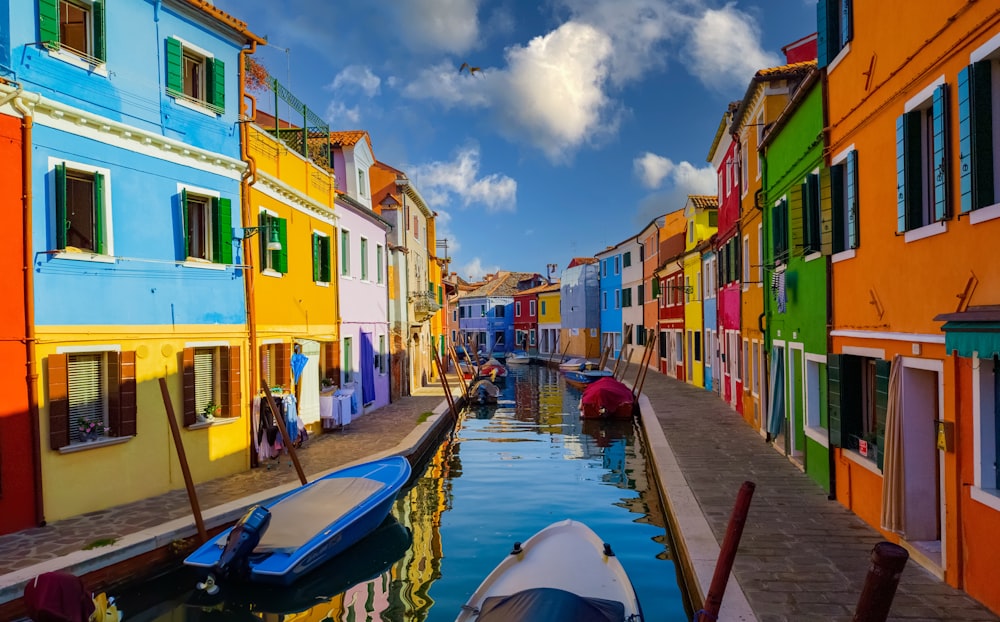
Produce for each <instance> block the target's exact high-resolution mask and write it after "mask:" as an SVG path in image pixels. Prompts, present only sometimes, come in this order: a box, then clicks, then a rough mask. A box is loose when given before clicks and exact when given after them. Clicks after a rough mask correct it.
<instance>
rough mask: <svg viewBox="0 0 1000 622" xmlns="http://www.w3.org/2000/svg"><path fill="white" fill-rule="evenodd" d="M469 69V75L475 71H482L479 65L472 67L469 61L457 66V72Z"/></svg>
mask: <svg viewBox="0 0 1000 622" xmlns="http://www.w3.org/2000/svg"><path fill="white" fill-rule="evenodd" d="M466 69H468V70H469V75H470V76H471V75H475V73H476V72H477V71H482V68H480V67H473V66H471V65H469V63H462V66H461V67H459V68H458V73H462V71H463V70H466Z"/></svg>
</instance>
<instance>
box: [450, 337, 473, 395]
mask: <svg viewBox="0 0 1000 622" xmlns="http://www.w3.org/2000/svg"><path fill="white" fill-rule="evenodd" d="M448 349H449V351H450V353H451V361H452V362H453V363H454V364H455V373H457V374H458V381H459V383H460V384H461V385H462V395H463V396H464V397H465V399H469V385H468V383H466V382H465V374H463V373H462V364H461V361H459V360H458V352H456V351H455V346H454V345H449V346H448Z"/></svg>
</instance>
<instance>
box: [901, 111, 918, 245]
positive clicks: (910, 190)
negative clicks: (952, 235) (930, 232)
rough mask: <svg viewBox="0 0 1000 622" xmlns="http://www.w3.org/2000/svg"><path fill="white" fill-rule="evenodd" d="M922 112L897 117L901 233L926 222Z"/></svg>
mask: <svg viewBox="0 0 1000 622" xmlns="http://www.w3.org/2000/svg"><path fill="white" fill-rule="evenodd" d="M920 116H921V112H920V111H919V110H914V111H912V112H907V113H906V114H903V115H901V116H900V117H899V118H898V119H897V120H896V191H897V197H896V219H897V224H896V227H897V231H899V232H900V233H903V232H905V231H909V230H910V229H916V228H917V227H919V226H921V224H923V217H922V213H923V204H922V191H921V184H922V176H921V168H920V167H921V159H922V157H923V154H922V152H921V149H920V143H921V127H920Z"/></svg>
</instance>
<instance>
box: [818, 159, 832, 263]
mask: <svg viewBox="0 0 1000 622" xmlns="http://www.w3.org/2000/svg"><path fill="white" fill-rule="evenodd" d="M831 192H832V188H831V187H830V169H829V168H827V167H823V168H821V169H819V197H818V198H819V209H818V210H817V212H818V213H819V219H820V234H819V247H820V248H819V250H820V252H821V253H823V254H824V255H831V254H832V253H833V232H834V231H835V230H836V229H835V228H834V222H833V214H834V210H833V203H832V201H831V200H830V197H831Z"/></svg>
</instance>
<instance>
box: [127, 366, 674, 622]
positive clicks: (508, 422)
mask: <svg viewBox="0 0 1000 622" xmlns="http://www.w3.org/2000/svg"><path fill="white" fill-rule="evenodd" d="M579 399H580V393H579V392H578V391H576V390H575V389H570V388H566V387H564V385H563V384H562V382H561V380H560V378H559V375H558V372H557V371H556V370H552V369H547V368H543V367H535V366H531V367H527V366H518V367H516V368H512V369H511V376H510V378H509V379H508V381H507V383H506V386H504V387H502V394H501V396H500V400H499V403H498V404H497V405H496V406H483V407H476V408H474V409H470V410H468V411H466V412H464V413H463V415H462V417H460V420H459V422H458V423H457V425H456V429H455V431H454V432H453V433H452V434H451V435H448V437H447V438H446V439H445V440H444V441H443V442H442V444H441V445H440V446H439V447H438V448H437V450H436V451H435V452H434V453H433V455H431V456H429V457H428V458H427V459H426V465H417V466H416V467H415V469H414V472H415V473H420V475H419V476H417V477H415V479H414V480H413V481H412V482H411V483H410V486H409V488H408V489H407V490H405V491H404V492H403V494H401V496H400V498H399V499H398V500H397V502H396V504H395V506H394V508H393V512H392V514H393V517H394V518H393V520H391V521H387V523H386V524H383V525H382V526H381V527H380V528H379V531H378V532H377V533H375V534H372V537H369V538H365V539H364V540H362V541H361V542H359V543H358V545H356V546H355V547H354V548H352V549H351V550H349V551H347V552H345V553H344V554H342V555H340V556H338V557H337V558H336V559H334V560H332V562H331V564H329V565H328V566H327V567H324V568H322V569H319V570H317V571H316V572H314V573H311V574H310V575H309V576H308V577H306V578H305V579H303V581H304V582H302V583H299V584H296V585H294V586H292V588H280V589H275V590H274V592H273V593H272V592H270V591H269V590H268V589H266V588H261V587H259V586H254V587H251V588H249V589H247V590H246V591H245V592H244V593H243V596H244V597H243V598H234V597H230V598H228V599H227V600H226V601H225V603H226V604H224V605H219V604H218V603H215V602H198V601H197V600H193V599H192V594H191V593H190V591H189V589H190V586H191V585H193V581H191V582H188V583H183V582H182V581H175V583H176V585H177V586H183V587H182V588H181V589H180V590H175V591H173V592H171V589H170V588H169V587H163V586H160V587H154V588H152V590H151V593H152V594H153V596H150V594H148V593H147V594H146V596H147V600H150V601H151V602H152V603H156V604H155V605H150V606H147V607H143V606H142V605H141V604H140V602H139V601H138V600H134V601H133V602H132V603H131V604H132V605H133V606H134V608H131V609H129V608H126V615H127V616H128V619H129V620H157V621H163V622H167V621H170V622H175V621H176V622H181V621H184V620H243V619H248V620H265V621H268V622H270V621H274V622H286V621H300V620H301V621H316V622H321V621H322V622H334V621H337V622H361V621H365V622H368V621H372V622H374V621H386V622H389V621H399V622H423V621H432V620H454V618H455V616H456V615H457V613H458V611H459V608H460V607H461V605H462V603H464V602H465V600H466V598H467V597H468V596H469V595H470V594H471V593H472V592H473V591H474V590H475V589H476V587H477V586H478V585H479V583H480V582H481V581H482V579H483V578H484V577H485V576H486V575H487V574H488V573H489V572H490V571H491V570H492V569H493V567H494V566H495V565H496V564H497V563H499V561H500V560H501V559H502V558H503V556H504V555H505V554H506V552H507V551H508V550H509V548H510V545H511V544H512V543H513V542H514V541H516V540H521V541H523V540H525V539H527V537H529V536H530V535H531V534H533V533H535V532H536V531H538V530H539V529H541V528H543V527H545V526H547V525H548V524H550V523H552V522H555V521H557V520H562V519H564V518H574V519H577V520H581V521H583V522H585V523H587V525H588V526H590V527H591V528H592V529H593V530H594V531H595V532H597V533H598V534H599V535H601V536H602V537H603V538H605V539H606V540H607V541H608V542H610V543H611V544H612V546H613V547H614V549H615V551H616V553H617V555H618V557H619V559H620V560H621V561H622V564H623V565H624V566H625V568H626V570H627V571H628V572H629V575H630V576H631V577H632V580H633V583H634V584H635V588H636V591H637V593H638V594H639V599H640V601H641V603H642V607H643V610H644V613H645V617H646V619H647V620H657V621H659V620H689V619H690V615H689V614H688V613H687V612H686V611H685V605H684V599H683V596H682V592H681V590H680V588H679V586H678V581H677V571H676V568H675V566H674V564H673V562H672V561H671V560H670V547H669V543H668V537H667V534H666V530H665V527H664V524H665V523H664V516H663V512H662V509H661V504H660V500H659V497H658V494H657V493H656V489H655V485H654V484H653V482H652V479H651V477H650V476H649V473H648V470H647V461H646V456H645V448H644V447H643V446H642V443H641V441H640V440H639V439H640V438H641V437H640V436H639V435H637V434H636V430H635V428H634V424H633V422H632V421H600V420H581V419H580V416H579V414H578V411H577V405H578V404H579ZM373 416H377V414H376V415H373ZM179 592H182V593H180V595H179V596H172V594H178V593H179ZM157 599H158V600H157ZM120 601H121V602H122V603H123V604H125V603H127V602H128V601H129V598H128V596H125V597H124V598H122V599H120ZM126 607H128V605H126Z"/></svg>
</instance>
